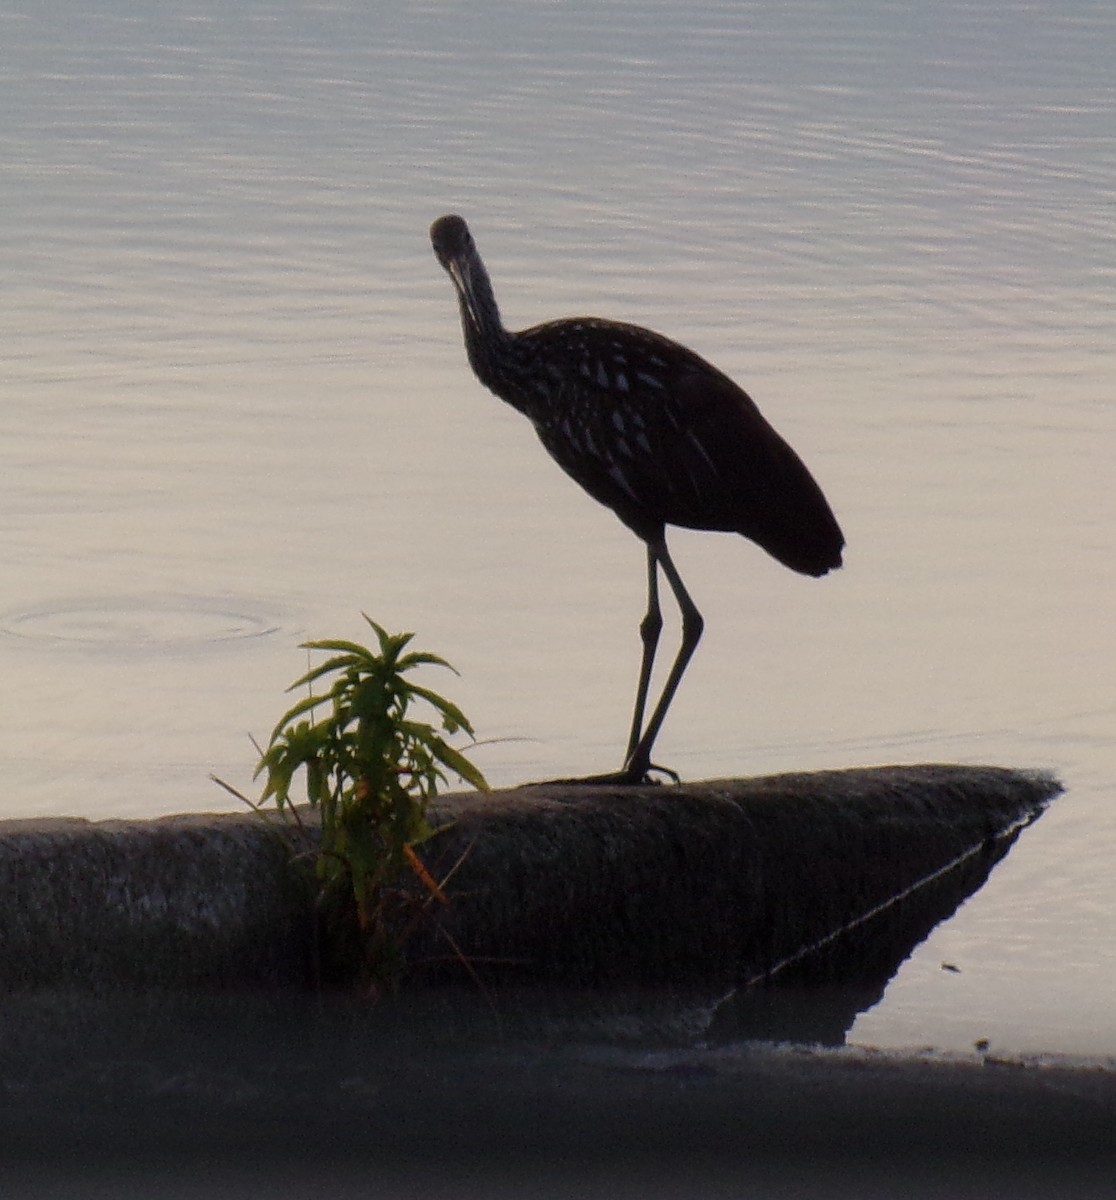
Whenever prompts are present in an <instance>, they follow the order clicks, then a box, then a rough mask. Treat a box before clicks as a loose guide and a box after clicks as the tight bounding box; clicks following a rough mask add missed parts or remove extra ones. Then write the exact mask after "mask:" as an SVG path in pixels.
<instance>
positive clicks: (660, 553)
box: [621, 535, 705, 783]
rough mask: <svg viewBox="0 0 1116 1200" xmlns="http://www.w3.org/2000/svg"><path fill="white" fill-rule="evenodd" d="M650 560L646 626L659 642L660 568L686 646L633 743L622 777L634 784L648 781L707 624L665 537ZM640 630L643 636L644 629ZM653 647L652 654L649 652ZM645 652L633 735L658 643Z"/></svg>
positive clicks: (651, 545)
mask: <svg viewBox="0 0 1116 1200" xmlns="http://www.w3.org/2000/svg"><path fill="white" fill-rule="evenodd" d="M647 559H648V580H649V584H648V612H647V616H646V617H645V618H644V623H645V624H646V625H648V627H649V629H653V630H654V637H655V639H657V638H658V630H657V629H655V621H654V620H653V619H652V614H654V617H655V618H658V623H659V625H660V626H661V625H662V618H661V617H659V614H658V586H657V583H656V567H657V566H660V567H662V569H663V574H664V575H665V576H666V578H667V583H669V584H670V588H671V591H672V592H673V593H674V598H675V600H677V601H678V607H679V609H680V610H681V612H682V644H681V645H680V646H679V648H678V654H677V656H676V657H675V659H674V663H673V664H672V666H671V668H670V674H669V675H667V680H666V683H665V684H663V692H662V695H661V696H660V697H659V702H658V704H656V705H655V711H654V712H653V713H652V714H651V720H650V721H648V723H647V728H646V729H644V730H643V733H642V736H640V737H639V740H638V742H636V744H635V746H634V748H633V747H632V746H631V744H630V742H629V749H628V756H627V758H626V759H625V762H624V769H623V771H622V772H621V775H622V776H624V777H625V779H626V780H627V781H628V782H631V783H641V782H642V781H643V780H644V779H645V778H646V776H647V772H648V771H649V770H651V766H652V764H651V750H652V748H653V747H654V745H655V739H656V738H657V737H658V736H659V730H660V729H661V728H662V726H663V721H665V720H666V715H667V710H668V709H669V708H670V703H671V701H672V700H673V699H674V693H675V692H676V691H677V690H678V685H679V683H680V682H681V680H682V676H683V674H684V673H685V670H686V667H687V666H688V665H689V662H690V659H691V658H693V655H694V651H695V650H696V649H697V644H698V642H699V641H701V633H702V630H703V629H704V628H705V621H704V620H703V619H702V615H701V613H700V612H698V609H697V605H696V604H694V602H693V600H691V599H690V593H689V592H687V591H686V587H685V585H684V584H683V582H682V577H681V576H680V575H679V574H678V568H677V567H676V566H675V565H674V560H673V559H672V558H671V557H670V551H669V550H668V549H667V544H666V537H665V535H664V536H660V537H659V538H658V539H657V540H656V541H654V542H648V543H647ZM640 629H641V632H642V630H643V626H641V627H640ZM649 645H650V647H651V648H650V652H649V650H648V646H649ZM643 649H644V655H643V659H644V660H643V665H642V666H641V668H640V678H639V689H638V691H637V693H636V714H635V715H636V720H635V722H634V728H633V735H634V734H635V732H636V731H637V730H638V727H639V723H640V722H641V721H642V719H643V706H644V703H645V702H646V697H647V686H648V682H649V680H650V675H651V661H650V660H651V659H653V658H654V642H653V640H652V639H651V638H649V637H648V636H645V637H644V644H643Z"/></svg>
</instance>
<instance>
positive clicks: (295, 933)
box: [0, 814, 313, 989]
mask: <svg viewBox="0 0 1116 1200" xmlns="http://www.w3.org/2000/svg"><path fill="white" fill-rule="evenodd" d="M312 927H313V923H312V919H311V909H310V904H309V897H308V895H307V893H306V891H305V889H304V888H302V887H300V886H299V885H298V882H297V880H296V876H295V874H294V873H293V872H292V871H291V870H290V850H289V847H288V845H287V843H286V841H285V839H284V838H283V836H282V835H281V834H279V833H277V832H276V831H275V830H274V829H272V828H271V827H269V826H267V825H265V824H264V822H263V821H261V820H260V819H259V818H258V817H254V816H252V815H251V814H248V815H245V816H240V815H238V814H237V815H228V816H182V817H167V818H164V819H161V820H155V821H98V822H90V821H82V820H70V819H65V820H42V821H3V822H0V987H2V988H5V989H10V988H27V987H44V986H45V987H80V988H94V989H102V988H103V989H114V988H119V987H144V986H156V985H158V986H168V987H177V986H216V987H220V986H248V985H270V986H274V985H277V984H282V983H299V984H301V983H304V982H305V981H306V979H307V977H308V969H309V968H308V963H309V957H308V955H309V947H310V944H311V938H312Z"/></svg>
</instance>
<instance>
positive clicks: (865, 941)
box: [415, 765, 1060, 985]
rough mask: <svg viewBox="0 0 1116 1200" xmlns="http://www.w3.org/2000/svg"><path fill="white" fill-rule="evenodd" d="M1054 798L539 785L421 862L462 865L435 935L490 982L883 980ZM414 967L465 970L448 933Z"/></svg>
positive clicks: (458, 810) (894, 790)
mask: <svg viewBox="0 0 1116 1200" xmlns="http://www.w3.org/2000/svg"><path fill="white" fill-rule="evenodd" d="M1059 790H1060V788H1059V785H1058V784H1057V782H1056V781H1054V780H1053V779H1052V778H1050V777H1049V776H1044V775H1036V774H1030V773H1025V772H1020V771H1010V770H1004V769H1000V768H995V767H961V766H947V765H926V766H908V767H881V768H874V769H855V770H846V771H823V772H815V773H810V774H794V775H780V776H772V777H767V778H759V779H729V780H719V781H713V782H706V783H695V784H682V785H679V786H676V787H646V788H617V787H613V788H605V787H593V788H584V789H578V788H570V787H569V786H566V785H547V786H535V787H528V788H521V789H517V790H514V791H507V792H502V793H496V794H491V795H489V796H477V795H475V794H470V795H464V796H457V797H450V798H448V799H447V800H446V802H445V804H444V805H443V806H442V807H441V809H440V813H441V815H443V816H444V817H445V818H446V819H448V820H452V821H453V825H452V826H451V828H449V829H448V830H446V832H445V833H444V834H442V835H441V836H440V838H439V839H438V840H436V841H435V842H434V843H433V844H428V847H424V851H425V853H426V857H427V858H428V859H429V860H430V861H431V863H432V866H433V868H434V870H435V874H437V872H438V871H447V870H449V869H450V867H451V866H452V865H453V864H454V863H455V862H456V861H457V860H458V859H459V858H462V856H463V860H462V863H461V866H460V868H459V869H458V870H457V872H456V873H455V874H454V876H453V894H454V899H453V903H452V905H451V906H450V907H449V908H448V909H446V910H443V911H442V912H441V913H440V917H439V919H440V921H441V924H442V927H443V928H444V929H445V930H446V931H447V932H448V933H449V934H450V935H451V937H452V940H453V943H454V944H455V945H456V946H457V947H458V948H459V949H460V950H461V951H462V952H463V953H464V954H465V955H466V956H468V957H469V958H471V959H475V960H476V961H478V962H480V963H484V964H485V969H486V972H487V974H486V977H491V976H492V975H496V976H498V977H504V978H516V979H533V980H542V979H552V980H561V981H564V982H567V983H570V982H580V983H589V984H595V985H601V984H605V985H616V984H631V983H638V984H656V983H664V982H673V983H677V982H679V981H682V980H690V981H694V982H706V983H713V984H727V985H733V984H750V983H757V982H761V981H765V980H768V979H770V978H772V977H774V976H775V975H778V976H779V978H780V980H781V981H785V980H789V979H792V978H793V979H795V980H797V981H798V982H801V983H810V984H814V985H817V984H819V983H825V982H832V981H841V982H848V981H849V980H850V979H853V978H858V979H859V978H863V979H865V980H877V979H878V977H879V976H880V975H881V973H882V977H883V980H884V981H886V978H887V976H888V975H889V974H890V971H891V969H893V967H894V965H895V964H897V963H898V962H899V961H901V959H902V958H903V957H905V955H906V954H907V953H909V951H910V949H911V947H912V946H913V945H914V944H915V943H916V942H917V941H918V940H920V939H921V937H923V936H925V934H926V932H927V931H928V929H929V928H931V927H932V926H933V925H934V924H935V923H936V922H937V921H939V920H941V919H942V917H943V916H945V915H947V914H948V913H949V912H952V911H953V908H955V907H956V905H957V904H959V903H960V902H961V900H963V899H964V898H965V897H966V896H967V895H969V894H970V893H971V892H972V891H973V890H975V888H977V887H979V886H980V884H981V883H982V882H983V881H984V879H985V877H986V876H987V873H988V871H989V870H990V869H991V867H992V865H994V863H995V862H996V861H998V859H999V858H1000V857H1001V856H1002V855H1003V854H1004V853H1006V852H1007V849H1008V848H1009V847H1010V845H1011V843H1012V841H1013V839H1014V837H1015V835H1016V834H1017V833H1018V831H1019V829H1020V828H1021V826H1022V825H1023V824H1025V823H1027V822H1028V821H1031V820H1033V819H1034V818H1035V817H1036V816H1037V815H1038V814H1039V813H1040V812H1041V811H1042V809H1043V807H1044V805H1045V804H1046V803H1047V802H1048V800H1049V799H1050V798H1051V797H1052V796H1053V795H1055V794H1056V793H1057V792H1058V791H1059ZM931 885H933V886H931ZM899 898H902V899H903V905H902V906H901V907H900V906H898V905H896V904H895V903H893V902H895V901H897V900H898V899H899ZM869 917H871V918H872V920H873V925H872V928H871V930H865V929H862V925H863V923H864V922H865V921H866V920H867V919H868V918H869ZM415 956H416V957H417V958H425V959H426V960H427V961H428V963H429V967H430V969H431V970H433V971H435V972H436V971H438V970H439V969H444V970H448V971H452V970H453V969H454V966H455V964H454V962H453V961H452V956H449V957H447V943H445V942H444V941H443V943H442V944H441V945H439V943H438V939H437V930H436V929H434V930H433V931H432V932H431V936H430V937H428V938H427V939H426V941H425V943H424V944H423V945H421V946H416V947H415Z"/></svg>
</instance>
